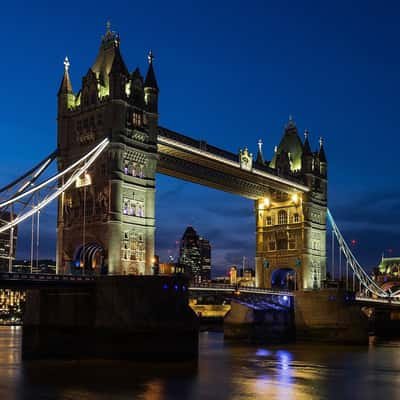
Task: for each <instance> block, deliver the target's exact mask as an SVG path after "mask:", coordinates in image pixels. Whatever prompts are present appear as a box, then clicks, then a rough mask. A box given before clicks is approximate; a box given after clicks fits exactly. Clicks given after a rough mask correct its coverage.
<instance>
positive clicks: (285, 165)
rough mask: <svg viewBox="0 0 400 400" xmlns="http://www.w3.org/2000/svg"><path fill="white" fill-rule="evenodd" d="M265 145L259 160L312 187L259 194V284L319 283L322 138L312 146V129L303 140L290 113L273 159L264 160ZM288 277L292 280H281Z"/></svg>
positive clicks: (323, 265)
mask: <svg viewBox="0 0 400 400" xmlns="http://www.w3.org/2000/svg"><path fill="white" fill-rule="evenodd" d="M261 150H262V149H261V145H260V146H259V152H258V156H257V163H258V164H261V165H264V166H269V167H270V168H273V169H274V170H275V171H276V172H277V173H278V174H279V175H282V176H287V177H289V176H291V177H292V178H293V179H298V180H299V181H300V182H301V183H304V184H305V185H306V186H308V187H309V189H310V190H309V192H304V193H302V192H292V193H287V192H282V191H277V190H271V191H270V193H268V194H266V196H265V198H262V199H259V200H256V202H255V214H256V280H257V283H256V284H257V286H259V287H266V288H270V287H273V286H277V287H279V286H280V284H282V283H284V286H287V287H289V288H292V289H318V288H320V287H321V281H322V280H323V279H325V278H326V210H327V160H326V156H325V151H324V146H323V143H322V139H320V146H319V149H318V150H317V151H315V152H312V151H311V147H310V143H309V138H308V132H307V131H306V132H305V140H304V142H302V141H301V139H300V137H299V135H298V131H297V127H296V125H295V123H294V122H293V121H292V120H291V119H289V122H288V123H287V125H286V127H285V131H284V134H283V137H282V140H281V142H280V144H279V146H278V147H276V148H275V154H274V156H273V158H272V160H271V161H270V162H267V161H264V158H263V155H262V151H261ZM277 271H278V273H277ZM287 279H290V282H282V280H283V281H285V280H287ZM277 280H279V282H277Z"/></svg>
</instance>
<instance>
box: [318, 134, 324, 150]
mask: <svg viewBox="0 0 400 400" xmlns="http://www.w3.org/2000/svg"><path fill="white" fill-rule="evenodd" d="M323 145H324V139H323V137H322V136H321V137H320V138H319V147H322V146H323Z"/></svg>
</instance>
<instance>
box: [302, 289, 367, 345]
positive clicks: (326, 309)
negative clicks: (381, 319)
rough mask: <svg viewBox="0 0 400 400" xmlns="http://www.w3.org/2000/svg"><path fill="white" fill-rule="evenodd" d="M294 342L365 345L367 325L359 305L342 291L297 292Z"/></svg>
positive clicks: (364, 314)
mask: <svg viewBox="0 0 400 400" xmlns="http://www.w3.org/2000/svg"><path fill="white" fill-rule="evenodd" d="M295 321H296V339H297V340H307V341H308V340H312V341H314V340H315V341H324V342H334V343H343V344H367V343H368V340H369V328H370V323H369V319H368V316H367V315H366V313H364V312H363V310H362V305H361V304H358V303H356V302H355V301H354V299H353V296H349V294H348V293H347V292H346V291H345V290H342V289H322V290H314V291H299V292H296V296H295Z"/></svg>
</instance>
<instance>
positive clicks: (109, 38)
mask: <svg viewBox="0 0 400 400" xmlns="http://www.w3.org/2000/svg"><path fill="white" fill-rule="evenodd" d="M119 42H120V39H119V35H118V33H117V32H114V31H112V30H111V22H110V21H109V20H108V21H107V22H106V33H105V35H104V36H103V37H102V40H101V43H102V44H103V45H106V44H110V43H112V44H114V45H115V46H119Z"/></svg>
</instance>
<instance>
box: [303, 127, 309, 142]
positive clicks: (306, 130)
mask: <svg viewBox="0 0 400 400" xmlns="http://www.w3.org/2000/svg"><path fill="white" fill-rule="evenodd" d="M308 135H309V132H308V129H307V128H306V129H305V130H304V137H305V138H306V139H308Z"/></svg>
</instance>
